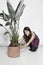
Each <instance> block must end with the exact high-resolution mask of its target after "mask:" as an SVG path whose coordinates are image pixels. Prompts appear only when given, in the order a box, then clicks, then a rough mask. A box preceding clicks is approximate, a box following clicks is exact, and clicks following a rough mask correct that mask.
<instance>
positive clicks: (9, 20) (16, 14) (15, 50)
mask: <svg viewBox="0 0 43 65" xmlns="http://www.w3.org/2000/svg"><path fill="white" fill-rule="evenodd" d="M7 8H8V12H9V15H8V14H6V13H5V12H4V11H2V13H0V19H3V20H4V21H6V23H5V26H4V25H3V24H1V23H0V27H3V28H5V29H6V32H5V33H4V35H6V34H9V37H10V42H11V43H10V45H9V46H8V56H9V57H19V56H20V44H19V43H18V38H19V20H20V17H21V15H22V13H23V10H24V8H25V4H23V0H20V2H19V4H18V6H17V8H16V10H15V11H14V9H13V7H12V6H11V4H10V2H9V1H7ZM6 26H9V28H10V31H8V29H7V28H6Z"/></svg>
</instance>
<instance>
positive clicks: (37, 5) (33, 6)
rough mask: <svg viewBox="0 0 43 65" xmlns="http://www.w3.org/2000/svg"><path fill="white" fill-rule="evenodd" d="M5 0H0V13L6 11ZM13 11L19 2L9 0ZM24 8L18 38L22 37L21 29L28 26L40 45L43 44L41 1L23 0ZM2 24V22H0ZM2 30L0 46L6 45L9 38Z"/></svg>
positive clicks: (42, 5) (42, 0)
mask: <svg viewBox="0 0 43 65" xmlns="http://www.w3.org/2000/svg"><path fill="white" fill-rule="evenodd" d="M6 2H7V0H0V12H2V10H4V11H5V12H6V13H8V11H7V5H6ZM10 2H11V4H12V6H13V8H14V9H15V8H16V6H17V4H18V2H19V0H10ZM24 3H25V4H26V7H25V9H24V13H23V15H22V17H21V19H20V26H19V27H20V37H22V35H23V28H24V27H25V26H29V27H30V28H31V30H32V31H34V32H35V33H36V34H37V35H38V36H39V38H40V44H43V0H24ZM0 22H1V23H3V24H4V21H2V20H0ZM4 31H5V30H4V29H2V28H0V45H8V43H9V42H10V41H9V37H8V35H6V36H4V35H3V33H4Z"/></svg>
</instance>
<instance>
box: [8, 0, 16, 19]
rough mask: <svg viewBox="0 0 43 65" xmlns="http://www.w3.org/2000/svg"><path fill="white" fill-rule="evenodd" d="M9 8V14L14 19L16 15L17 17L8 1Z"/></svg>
mask: <svg viewBox="0 0 43 65" xmlns="http://www.w3.org/2000/svg"><path fill="white" fill-rule="evenodd" d="M7 8H8V12H9V14H10V16H11V18H14V15H15V12H14V9H13V7H12V6H11V4H10V3H9V2H8V1H7Z"/></svg>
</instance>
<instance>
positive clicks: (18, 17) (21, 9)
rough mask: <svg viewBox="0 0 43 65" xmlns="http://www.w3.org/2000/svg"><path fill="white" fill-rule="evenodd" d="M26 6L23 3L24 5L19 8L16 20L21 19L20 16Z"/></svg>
mask: <svg viewBox="0 0 43 65" xmlns="http://www.w3.org/2000/svg"><path fill="white" fill-rule="evenodd" d="M24 8H25V5H24V4H23V5H22V7H21V8H20V9H19V10H18V12H17V14H16V15H15V18H16V20H19V19H20V16H21V15H22V13H23V10H24Z"/></svg>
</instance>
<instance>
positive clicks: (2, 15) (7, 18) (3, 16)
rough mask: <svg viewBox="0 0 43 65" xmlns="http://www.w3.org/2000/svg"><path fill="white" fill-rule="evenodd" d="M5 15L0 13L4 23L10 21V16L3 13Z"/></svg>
mask: <svg viewBox="0 0 43 65" xmlns="http://www.w3.org/2000/svg"><path fill="white" fill-rule="evenodd" d="M2 12H3V13H0V17H2V19H3V20H4V21H8V20H9V19H10V16H9V15H7V14H6V13H4V11H2Z"/></svg>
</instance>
